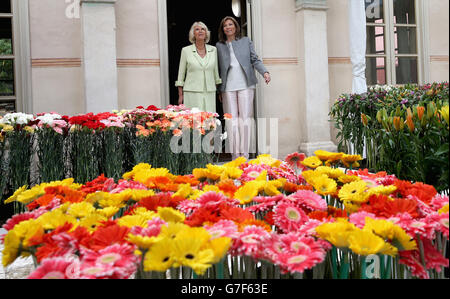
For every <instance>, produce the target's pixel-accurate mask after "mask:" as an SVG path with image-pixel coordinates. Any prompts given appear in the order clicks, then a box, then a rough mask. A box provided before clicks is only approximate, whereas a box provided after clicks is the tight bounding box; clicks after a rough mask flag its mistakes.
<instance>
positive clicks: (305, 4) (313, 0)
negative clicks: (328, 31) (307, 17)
mask: <svg viewBox="0 0 450 299" xmlns="http://www.w3.org/2000/svg"><path fill="white" fill-rule="evenodd" d="M302 9H309V10H328V6H327V0H295V11H296V12H297V11H299V10H302Z"/></svg>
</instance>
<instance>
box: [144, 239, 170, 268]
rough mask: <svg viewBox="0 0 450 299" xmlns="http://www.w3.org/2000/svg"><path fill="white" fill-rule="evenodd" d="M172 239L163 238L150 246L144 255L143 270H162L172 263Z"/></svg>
mask: <svg viewBox="0 0 450 299" xmlns="http://www.w3.org/2000/svg"><path fill="white" fill-rule="evenodd" d="M173 242H174V241H173V240H172V239H170V238H165V239H162V240H160V241H159V242H157V243H155V244H154V245H152V246H151V248H150V250H148V251H147V253H146V254H145V256H144V271H147V272H150V271H158V272H164V271H166V270H167V269H169V268H170V267H172V265H173V263H174V259H173V253H172V252H173V250H172V248H173Z"/></svg>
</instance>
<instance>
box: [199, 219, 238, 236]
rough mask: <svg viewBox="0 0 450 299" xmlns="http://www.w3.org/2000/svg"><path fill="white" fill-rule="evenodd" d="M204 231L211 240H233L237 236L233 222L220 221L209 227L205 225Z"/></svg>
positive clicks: (236, 228)
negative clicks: (226, 238)
mask: <svg viewBox="0 0 450 299" xmlns="http://www.w3.org/2000/svg"><path fill="white" fill-rule="evenodd" d="M205 229H206V230H207V231H208V232H209V234H210V235H211V239H217V238H221V237H228V238H232V239H235V238H237V237H238V236H239V232H238V227H237V225H236V223H234V221H231V220H220V221H218V222H216V223H214V224H213V225H211V226H208V225H206V226H205Z"/></svg>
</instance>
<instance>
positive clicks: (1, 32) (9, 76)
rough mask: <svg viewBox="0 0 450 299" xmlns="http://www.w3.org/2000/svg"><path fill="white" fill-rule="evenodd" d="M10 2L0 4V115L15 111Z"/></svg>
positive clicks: (5, 0) (13, 50)
mask: <svg viewBox="0 0 450 299" xmlns="http://www.w3.org/2000/svg"><path fill="white" fill-rule="evenodd" d="M11 1H12V0H4V1H1V2H0V3H1V4H0V114H4V113H6V112H10V111H15V110H16V88H15V75H14V74H15V69H14V68H15V55H14V53H15V49H14V40H13V39H14V34H13V10H12V9H13V8H12V5H11V4H12V3H11Z"/></svg>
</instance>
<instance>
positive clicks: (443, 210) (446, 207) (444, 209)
mask: <svg viewBox="0 0 450 299" xmlns="http://www.w3.org/2000/svg"><path fill="white" fill-rule="evenodd" d="M438 212H439V214H444V213H448V204H446V205H445V206H443V207H442V208H441V209H439V211H438Z"/></svg>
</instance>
